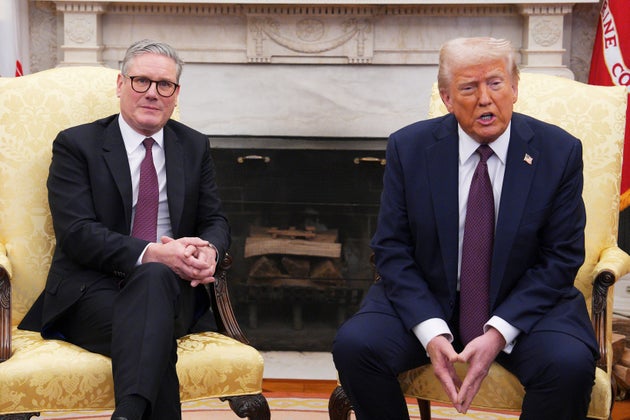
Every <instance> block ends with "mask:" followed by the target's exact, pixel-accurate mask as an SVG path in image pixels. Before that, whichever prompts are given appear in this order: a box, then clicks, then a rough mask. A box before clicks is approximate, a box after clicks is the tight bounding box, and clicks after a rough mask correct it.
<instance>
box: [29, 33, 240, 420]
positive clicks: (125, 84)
mask: <svg viewBox="0 0 630 420" xmlns="http://www.w3.org/2000/svg"><path fill="white" fill-rule="evenodd" d="M181 72H182V61H181V60H180V58H179V57H178V55H177V52H176V51H175V50H174V49H173V48H172V47H170V46H169V45H167V44H164V43H160V42H155V41H151V40H143V41H139V42H137V43H134V44H133V45H131V46H130V47H129V49H128V50H127V52H126V55H125V57H124V60H123V63H122V67H121V72H120V74H119V75H118V79H117V90H116V91H117V95H118V97H119V98H120V114H116V115H112V116H109V117H107V118H104V119H101V120H98V121H94V122H92V123H89V124H84V125H80V126H77V127H73V128H69V129H67V130H64V131H62V132H60V133H59V135H58V136H57V138H56V139H55V141H54V143H53V156H52V162H51V165H50V172H49V176H48V183H47V186H48V199H49V205H50V209H51V213H52V220H53V226H54V231H55V237H56V248H55V252H54V256H53V260H52V264H51V267H50V272H49V274H48V279H47V282H46V287H45V290H44V291H43V292H42V294H41V296H40V297H39V298H38V299H37V301H36V302H35V304H34V305H33V307H32V308H31V310H30V311H29V313H28V314H27V316H26V317H25V318H24V320H23V321H22V323H21V325H20V328H25V329H32V330H36V331H41V333H42V336H44V337H45V338H57V339H63V340H66V341H69V342H71V343H74V344H76V345H79V346H81V347H83V348H85V349H87V350H90V351H93V352H97V353H101V354H104V355H107V356H111V358H112V368H113V377H114V391H115V398H116V409H115V411H114V413H113V415H112V419H118V420H124V419H127V420H132V419H142V418H144V419H164V420H173V419H178V418H181V406H180V401H179V381H178V379H177V372H176V370H175V364H176V361H177V353H176V350H177V345H176V338H178V337H181V336H183V335H185V334H187V333H188V332H190V331H191V329H192V328H193V327H194V326H195V324H196V323H197V321H198V320H199V319H200V318H201V317H202V315H203V314H204V313H206V312H207V310H208V307H209V300H208V296H207V293H206V291H205V288H204V286H203V285H205V284H207V283H210V282H212V281H214V277H213V276H214V273H215V268H216V265H217V261H219V259H220V258H222V256H223V255H224V253H225V252H226V251H227V249H228V247H229V245H230V229H229V225H228V222H227V219H226V217H225V216H224V214H223V211H222V205H221V201H220V200H219V197H218V194H217V186H216V183H215V173H214V164H213V162H212V159H211V157H210V148H209V143H208V139H207V137H206V136H205V135H203V134H201V133H199V132H197V131H195V130H193V129H191V128H189V127H187V126H185V125H183V124H181V123H179V122H176V121H174V120H171V119H170V117H171V115H172V113H173V110H174V109H175V106H176V105H177V99H178V96H179V92H180V86H179V78H180V75H181ZM148 138H150V139H151V140H147V142H148V143H147V142H145V139H148ZM145 144H147V145H146V146H145ZM149 155H150V160H151V161H152V165H153V167H154V168H155V169H154V170H153V171H152V176H153V182H152V183H150V184H151V187H152V188H153V189H154V192H155V194H153V195H152V197H153V199H152V203H153V207H152V208H153V210H154V212H153V213H152V214H151V215H150V216H149V217H148V223H149V228H148V229H149V233H148V234H144V235H142V234H137V235H136V234H134V228H138V227H139V226H140V224H141V223H140V219H142V220H145V218H144V217H140V216H138V214H139V213H140V210H139V208H140V207H141V206H140V205H139V203H140V202H143V201H144V199H143V198H139V197H144V196H145V194H144V193H142V192H140V191H139V190H141V188H140V186H139V184H141V178H142V174H143V169H142V168H143V165H144V164H143V162H144V161H145V159H146V158H147V157H148V156H149ZM149 196H151V195H150V194H149ZM149 201H151V200H149ZM136 216H138V217H136ZM136 219H138V220H136ZM143 223H144V222H143Z"/></svg>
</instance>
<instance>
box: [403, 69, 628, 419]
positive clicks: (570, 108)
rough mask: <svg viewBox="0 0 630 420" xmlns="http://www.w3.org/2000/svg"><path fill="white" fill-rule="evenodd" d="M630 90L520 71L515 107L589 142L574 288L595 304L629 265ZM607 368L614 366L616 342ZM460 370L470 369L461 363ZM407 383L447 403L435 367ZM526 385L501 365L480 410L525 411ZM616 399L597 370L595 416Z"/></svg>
mask: <svg viewBox="0 0 630 420" xmlns="http://www.w3.org/2000/svg"><path fill="white" fill-rule="evenodd" d="M626 100H627V95H626V92H625V89H624V88H623V87H619V86H617V87H603V86H592V85H587V84H584V83H579V82H576V81H573V80H569V79H566V78H561V77H555V76H549V75H543V74H533V73H521V80H520V83H519V92H518V101H517V102H516V105H515V108H514V110H515V111H516V112H521V113H524V114H528V115H531V116H532V117H535V118H538V119H540V120H543V121H547V122H549V123H552V124H555V125H558V126H560V127H562V128H564V129H565V130H566V131H568V132H569V133H571V134H573V135H574V136H575V137H577V138H579V139H580V140H581V141H582V145H583V160H584V190H583V193H582V195H583V197H584V202H585V205H586V228H585V235H586V256H585V261H584V264H583V265H582V267H581V268H580V270H579V272H578V275H577V277H576V279H575V285H576V287H577V288H578V289H580V291H582V293H583V294H584V297H585V299H586V302H587V306H588V308H589V311H590V308H591V301H592V296H593V293H592V282H593V279H594V278H595V276H596V275H597V274H599V273H600V272H602V271H603V270H610V271H612V272H613V273H614V274H615V276H616V279H618V278H619V277H621V276H622V275H624V274H626V273H628V271H629V270H630V267H629V262H628V255H627V254H626V253H625V252H624V251H622V250H621V249H620V248H619V247H618V246H617V231H618V221H619V189H620V182H621V162H622V152H623V142H624V129H625V115H626ZM446 112H447V111H446V107H445V106H444V104H443V103H442V100H441V99H440V95H439V92H438V89H437V85H436V84H434V86H433V91H432V94H431V102H430V105H429V116H430V117H435V116H439V115H443V114H445V113H446ZM613 295H614V294H613V292H612V290H610V291H609V292H608V302H607V310H608V314H607V324H606V330H607V336H608V337H612V308H613ZM606 346H607V347H608V356H609V357H608V361H607V364H608V372H611V369H612V343H611V342H608V343H606ZM459 369H464V367H463V366H460V367H459ZM400 381H401V384H402V387H403V390H405V393H406V395H408V396H411V397H416V398H422V399H428V400H433V401H445V402H447V401H448V399H446V395H445V394H444V392H443V391H442V387H441V386H440V384H439V383H438V382H437V380H436V379H435V377H434V375H433V373H432V371H431V367H430V366H426V367H422V368H419V369H415V370H412V371H409V372H405V373H404V374H402V375H401V377H400ZM523 395H524V393H523V390H522V387H521V386H520V384H519V382H518V380H517V379H516V378H515V377H514V376H513V375H512V374H510V373H509V372H508V371H506V370H505V369H503V368H502V367H501V366H500V365H498V364H497V363H495V364H493V365H492V367H491V369H490V374H489V375H488V377H487V378H486V380H485V381H484V384H483V385H482V388H481V390H480V391H479V393H478V394H477V396H476V398H475V400H474V401H473V406H474V407H477V408H501V409H510V410H520V407H521V402H522V398H523ZM611 403H612V390H611V378H610V375H609V374H607V373H606V372H605V371H603V370H601V369H597V371H596V382H595V386H594V388H593V392H592V396H591V405H590V407H589V414H588V415H589V417H591V418H597V419H608V417H609V414H610V408H611Z"/></svg>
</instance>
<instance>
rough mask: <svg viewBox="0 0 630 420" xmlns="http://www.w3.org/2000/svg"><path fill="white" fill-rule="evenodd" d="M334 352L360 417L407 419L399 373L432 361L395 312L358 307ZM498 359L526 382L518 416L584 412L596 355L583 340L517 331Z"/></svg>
mask: <svg viewBox="0 0 630 420" xmlns="http://www.w3.org/2000/svg"><path fill="white" fill-rule="evenodd" d="M454 331H456V330H454ZM455 347H456V349H455V350H456V351H460V350H461V349H458V348H457V347H458V346H457V345H455ZM333 358H334V362H335V366H336V368H337V371H338V372H339V379H340V381H341V384H342V386H343V388H344V391H345V392H346V394H347V395H348V397H349V398H350V401H351V402H352V406H353V409H354V411H355V414H356V417H357V419H358V420H370V419H373V420H390V419H391V420H402V419H408V418H409V414H408V411H407V405H406V402H405V399H404V397H403V395H402V392H401V389H400V385H399V384H398V380H397V375H398V374H399V373H401V372H403V371H405V370H408V369H411V368H414V367H417V366H421V365H424V364H426V363H429V362H430V361H429V359H428V357H427V355H426V351H425V349H424V348H423V347H422V345H421V344H420V342H419V341H418V339H417V338H416V337H415V335H413V333H412V332H410V331H409V330H407V329H406V328H405V327H404V326H403V324H402V322H401V321H400V320H399V319H398V318H397V317H395V316H392V315H389V314H383V313H376V312H361V311H359V312H358V313H357V314H356V315H354V316H353V317H352V318H350V319H349V320H348V321H346V322H345V323H344V324H343V325H342V326H341V328H340V329H339V331H338V332H337V336H336V337H335V341H334V343H333ZM497 361H498V362H500V363H501V364H503V365H504V366H505V367H506V368H507V369H508V370H510V371H511V372H512V373H514V374H515V375H516V376H517V377H518V378H519V380H520V381H521V383H522V384H523V385H524V387H525V391H526V395H525V399H524V401H523V406H522V414H521V419H522V420H580V419H585V418H586V412H587V410H588V405H589V402H590V396H591V389H592V386H593V383H594V380H595V360H594V357H593V354H592V352H591V351H590V350H589V348H588V347H587V346H586V345H585V344H584V343H583V342H582V341H580V340H577V339H575V338H574V337H572V336H570V335H567V334H563V333H558V332H554V331H544V332H537V333H533V334H530V335H524V334H521V336H519V338H518V343H517V345H516V346H515V347H514V349H513V351H512V353H511V354H509V355H508V354H506V353H504V352H502V353H500V355H499V357H498V358H497Z"/></svg>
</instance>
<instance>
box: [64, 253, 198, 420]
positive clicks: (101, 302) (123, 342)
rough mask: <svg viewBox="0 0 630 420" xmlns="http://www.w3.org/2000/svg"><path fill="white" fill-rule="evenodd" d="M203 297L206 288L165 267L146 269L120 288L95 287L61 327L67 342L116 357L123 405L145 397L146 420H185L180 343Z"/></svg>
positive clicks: (111, 283) (116, 381) (117, 390)
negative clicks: (134, 397)
mask: <svg viewBox="0 0 630 420" xmlns="http://www.w3.org/2000/svg"><path fill="white" fill-rule="evenodd" d="M105 280H107V281H105ZM202 295H203V296H206V295H205V290H204V289H203V287H199V288H192V287H191V286H190V283H188V282H186V281H184V280H182V279H180V278H179V277H178V276H177V275H176V274H175V273H174V272H173V271H172V270H170V269H169V268H168V267H166V266H165V265H163V264H158V263H149V264H143V265H141V266H139V267H138V268H137V269H136V270H135V271H134V272H133V273H132V274H131V276H130V277H129V278H128V279H126V280H125V281H124V282H123V283H122V284H121V285H120V286H119V285H117V284H116V282H115V281H114V280H110V279H104V280H103V281H101V282H98V283H96V284H94V285H93V286H91V287H89V288H88V289H87V290H86V292H85V295H84V296H83V297H82V298H81V300H80V301H79V302H78V303H77V304H75V306H74V307H73V308H72V309H71V310H70V311H68V312H67V315H65V316H64V317H63V318H62V319H61V320H60V321H58V322H56V324H55V327H56V329H58V330H59V332H61V333H62V334H63V335H64V338H65V339H66V340H67V341H69V342H71V343H74V344H77V345H79V346H81V347H83V348H85V349H87V350H90V351H93V352H96V353H101V354H104V355H106V356H111V358H112V369H113V377H114V392H115V396H116V402H117V403H118V402H119V401H120V399H121V397H123V396H126V395H140V396H142V397H144V398H145V399H146V400H148V401H149V403H150V413H151V415H150V416H145V418H150V419H152V420H162V419H163V420H173V419H179V418H181V405H180V400H179V381H178V378H177V372H176V370H175V364H176V362H177V344H176V338H178V337H181V336H183V335H185V334H187V333H188V331H189V330H190V328H191V327H192V325H193V323H194V321H195V319H196V316H195V307H197V308H199V306H198V305H196V303H198V301H199V300H200V297H201V296H202ZM206 303H207V296H206ZM205 307H207V305H206V306H205Z"/></svg>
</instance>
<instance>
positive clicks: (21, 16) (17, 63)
mask: <svg viewBox="0 0 630 420" xmlns="http://www.w3.org/2000/svg"><path fill="white" fill-rule="evenodd" d="M0 40H2V42H1V43H0V76H2V77H12V76H16V77H17V76H23V75H24V64H25V61H24V60H25V58H26V55H27V53H28V0H2V1H0Z"/></svg>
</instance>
